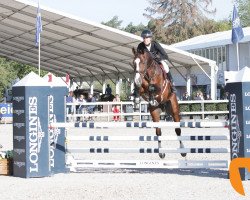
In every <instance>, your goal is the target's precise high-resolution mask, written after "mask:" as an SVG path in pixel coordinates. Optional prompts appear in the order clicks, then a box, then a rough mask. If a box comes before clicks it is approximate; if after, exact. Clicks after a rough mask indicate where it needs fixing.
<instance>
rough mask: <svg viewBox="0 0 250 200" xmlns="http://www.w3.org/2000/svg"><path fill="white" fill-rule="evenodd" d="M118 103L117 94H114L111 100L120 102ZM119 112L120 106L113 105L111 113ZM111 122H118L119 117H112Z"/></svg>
mask: <svg viewBox="0 0 250 200" xmlns="http://www.w3.org/2000/svg"><path fill="white" fill-rule="evenodd" d="M120 101H121V100H120V97H119V94H116V95H115V98H114V99H113V102H120ZM120 110H121V108H120V105H118V104H117V105H114V106H113V108H112V111H113V113H120ZM113 120H114V121H115V122H117V121H118V120H120V117H119V115H114V117H113Z"/></svg>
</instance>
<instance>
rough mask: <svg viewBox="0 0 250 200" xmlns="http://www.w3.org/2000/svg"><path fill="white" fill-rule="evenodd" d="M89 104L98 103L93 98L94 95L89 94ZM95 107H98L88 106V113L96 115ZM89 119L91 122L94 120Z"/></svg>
mask: <svg viewBox="0 0 250 200" xmlns="http://www.w3.org/2000/svg"><path fill="white" fill-rule="evenodd" d="M87 102H96V100H95V97H93V95H92V94H89V95H88V99H87ZM95 107H96V105H88V106H87V113H89V114H93V113H94V109H95ZM88 119H89V120H93V118H92V117H89V118H88Z"/></svg>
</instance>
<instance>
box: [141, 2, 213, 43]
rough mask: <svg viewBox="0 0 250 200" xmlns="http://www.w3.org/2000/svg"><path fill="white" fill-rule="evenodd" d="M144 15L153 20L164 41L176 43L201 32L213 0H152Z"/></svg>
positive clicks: (158, 36) (155, 28)
mask: <svg viewBox="0 0 250 200" xmlns="http://www.w3.org/2000/svg"><path fill="white" fill-rule="evenodd" d="M149 2H150V5H151V6H150V7H147V8H146V12H147V13H144V16H146V17H148V18H149V19H150V20H152V23H153V24H152V25H153V28H154V29H153V32H154V34H155V36H156V37H157V38H160V41H161V42H164V43H175V42H179V41H182V40H186V39H188V38H191V37H193V36H196V35H198V34H200V31H199V26H200V25H201V24H202V23H204V21H206V20H207V17H206V15H209V14H213V13H215V12H216V9H209V6H210V5H211V4H212V0H190V1H183V0H150V1H149Z"/></svg>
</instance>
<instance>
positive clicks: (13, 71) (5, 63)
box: [0, 57, 48, 101]
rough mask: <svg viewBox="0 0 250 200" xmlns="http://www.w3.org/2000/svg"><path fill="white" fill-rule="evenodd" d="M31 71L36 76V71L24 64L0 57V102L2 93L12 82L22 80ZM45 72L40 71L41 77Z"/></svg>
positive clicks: (34, 68)
mask: <svg viewBox="0 0 250 200" xmlns="http://www.w3.org/2000/svg"><path fill="white" fill-rule="evenodd" d="M31 71H33V72H35V73H37V74H38V69H37V68H36V67H32V66H29V65H26V64H21V63H18V62H15V61H12V60H8V59H6V58H1V57H0V74H1V76H0V101H1V99H2V98H3V96H4V91H5V89H7V88H10V87H11V86H12V82H13V81H14V80H15V79H17V78H19V79H22V78H23V77H24V76H26V75H27V74H28V73H30V72H31ZM47 73H48V72H47V71H44V70H41V76H44V75H45V74H47Z"/></svg>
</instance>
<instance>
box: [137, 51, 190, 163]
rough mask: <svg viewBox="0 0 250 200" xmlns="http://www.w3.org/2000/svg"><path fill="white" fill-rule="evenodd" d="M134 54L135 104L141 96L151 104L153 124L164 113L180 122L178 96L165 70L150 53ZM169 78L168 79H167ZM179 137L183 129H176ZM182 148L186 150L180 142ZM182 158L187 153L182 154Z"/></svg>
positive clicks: (159, 131) (159, 146)
mask: <svg viewBox="0 0 250 200" xmlns="http://www.w3.org/2000/svg"><path fill="white" fill-rule="evenodd" d="M132 52H133V54H134V59H133V67H134V71H135V78H134V82H135V92H134V95H135V98H134V99H135V103H136V104H138V103H139V101H138V100H139V98H140V96H141V97H142V98H143V99H144V100H145V101H147V102H149V111H150V115H151V117H152V120H153V122H159V121H160V114H161V112H162V111H165V112H166V113H168V114H170V115H171V116H172V118H173V120H174V121H175V122H180V114H179V113H180V110H179V104H178V101H177V97H176V94H175V93H174V92H173V90H172V84H171V82H170V81H169V79H168V78H167V74H166V72H165V70H164V69H163V68H162V67H161V66H160V65H159V64H158V63H157V62H156V61H155V60H154V59H153V57H152V55H151V54H150V52H148V51H142V52H137V51H136V50H135V49H134V48H133V49H132ZM166 78H167V79H166ZM175 133H176V135H177V136H180V135H181V129H180V128H175ZM161 134H162V133H161V128H156V135H157V136H161ZM179 142H180V148H184V145H183V143H182V141H181V140H180V141H179ZM158 148H161V141H160V140H158ZM181 156H182V157H185V156H186V153H181ZM159 157H160V158H164V157H165V154H164V153H159Z"/></svg>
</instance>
